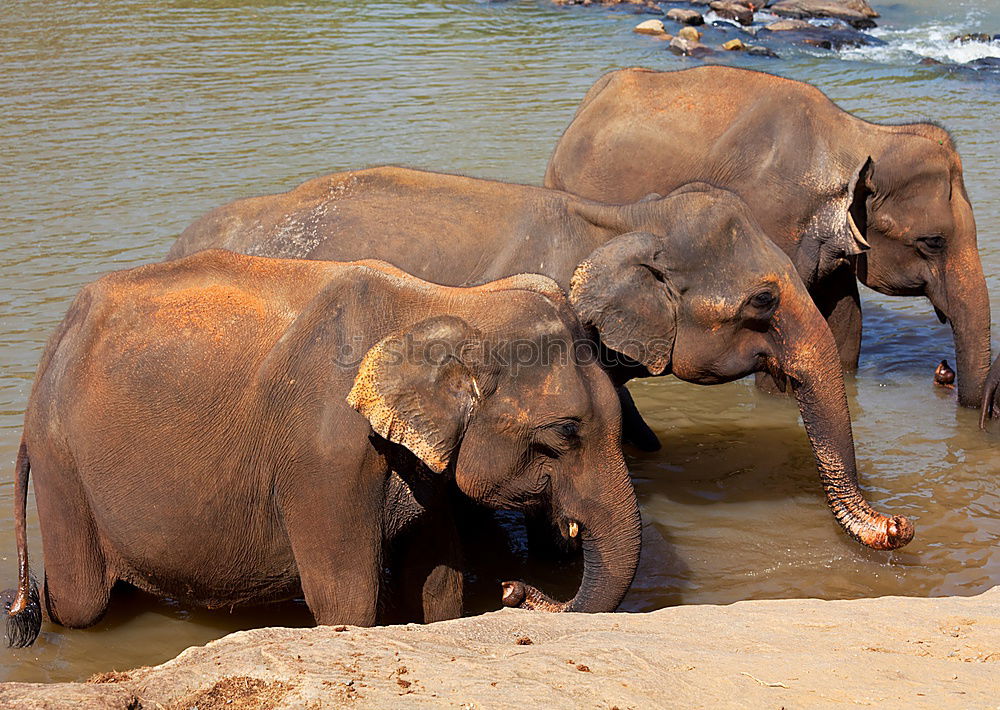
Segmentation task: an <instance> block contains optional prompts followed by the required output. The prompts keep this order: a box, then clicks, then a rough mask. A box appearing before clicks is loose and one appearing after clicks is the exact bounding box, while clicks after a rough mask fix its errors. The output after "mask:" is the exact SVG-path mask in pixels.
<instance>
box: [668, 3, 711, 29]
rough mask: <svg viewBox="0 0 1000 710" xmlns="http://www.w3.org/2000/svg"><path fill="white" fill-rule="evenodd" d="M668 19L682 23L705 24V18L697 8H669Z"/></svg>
mask: <svg viewBox="0 0 1000 710" xmlns="http://www.w3.org/2000/svg"><path fill="white" fill-rule="evenodd" d="M667 19H668V20H673V21H674V22H680V23H681V24H682V25H703V24H705V18H704V17H702V16H701V13H700V12H697V11H696V10H684V9H682V8H679V7H675V8H674V9H672V10H667Z"/></svg>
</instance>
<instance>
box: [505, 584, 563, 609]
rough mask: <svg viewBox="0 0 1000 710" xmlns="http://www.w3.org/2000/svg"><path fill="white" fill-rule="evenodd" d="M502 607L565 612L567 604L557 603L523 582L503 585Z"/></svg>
mask: <svg viewBox="0 0 1000 710" xmlns="http://www.w3.org/2000/svg"><path fill="white" fill-rule="evenodd" d="M503 605H504V606H509V607H513V608H515V609H531V610H534V611H554V612H560V611H565V610H566V606H567V602H557V601H556V600H555V599H553V598H552V597H550V596H547V595H546V594H544V593H542V592H540V591H539V590H537V589H535V588H534V587H532V586H531V585H530V584H525V583H524V582H504V583H503Z"/></svg>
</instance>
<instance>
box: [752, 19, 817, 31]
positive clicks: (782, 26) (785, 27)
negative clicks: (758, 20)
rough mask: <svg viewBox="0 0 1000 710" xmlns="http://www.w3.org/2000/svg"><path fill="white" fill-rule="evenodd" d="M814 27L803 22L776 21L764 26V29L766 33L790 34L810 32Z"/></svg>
mask: <svg viewBox="0 0 1000 710" xmlns="http://www.w3.org/2000/svg"><path fill="white" fill-rule="evenodd" d="M814 26H815V25H811V24H809V23H808V22H806V21H805V20H778V21H777V22H772V23H771V24H769V25H764V29H765V30H767V31H768V32H790V31H792V30H811V29H812V28H813V27H814Z"/></svg>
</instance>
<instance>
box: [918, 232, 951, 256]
mask: <svg viewBox="0 0 1000 710" xmlns="http://www.w3.org/2000/svg"><path fill="white" fill-rule="evenodd" d="M917 241H918V242H920V244H921V246H923V247H924V251H928V252H930V253H932V254H936V253H938V252H939V251H941V250H942V249H944V244H945V242H944V237H942V236H941V235H940V234H935V235H934V236H932V237H921V238H920V239H918V240H917Z"/></svg>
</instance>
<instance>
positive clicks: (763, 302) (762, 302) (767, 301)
mask: <svg viewBox="0 0 1000 710" xmlns="http://www.w3.org/2000/svg"><path fill="white" fill-rule="evenodd" d="M777 301H778V297H777V296H775V295H774V293H772V292H771V291H759V292H757V293H755V294H754V295H753V296H751V297H750V305H752V306H753V307H754V308H759V309H761V310H766V309H768V308H771V307H773V306H774V304H775V303H777Z"/></svg>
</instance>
